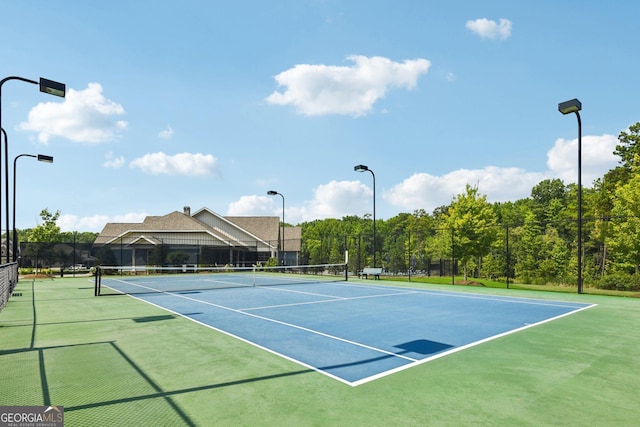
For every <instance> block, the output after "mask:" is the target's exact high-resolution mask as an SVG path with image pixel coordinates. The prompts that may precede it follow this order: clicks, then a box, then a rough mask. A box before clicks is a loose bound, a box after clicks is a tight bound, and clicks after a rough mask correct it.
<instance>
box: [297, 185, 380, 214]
mask: <svg viewBox="0 0 640 427" xmlns="http://www.w3.org/2000/svg"><path fill="white" fill-rule="evenodd" d="M372 195H373V191H371V190H370V189H369V187H367V186H366V185H364V184H362V183H361V182H359V181H335V180H334V181H331V182H329V183H327V184H322V185H319V186H317V187H316V188H315V189H314V190H313V199H312V200H310V201H307V202H305V204H304V206H302V207H299V208H292V209H291V213H292V214H293V216H294V217H298V218H300V219H301V220H302V221H312V220H314V219H316V218H341V217H343V216H345V215H354V214H355V215H364V214H365V213H371V212H372V203H371V196H372Z"/></svg>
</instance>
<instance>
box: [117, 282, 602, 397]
mask: <svg viewBox="0 0 640 427" xmlns="http://www.w3.org/2000/svg"><path fill="white" fill-rule="evenodd" d="M123 282H124V281H123ZM125 283H127V282H125ZM334 283H335V284H338V285H342V286H352V285H349V284H346V283H345V284H342V283H337V282H334ZM360 286H361V287H368V288H375V289H380V288H381V286H379V285H378V286H376V285H360ZM142 287H144V288H147V289H151V290H154V291H156V292H158V293H164V294H167V295H171V296H176V297H179V298H183V299H186V300H191V301H194V302H196V303H201V304H205V305H210V306H213V307H217V308H220V309H223V310H228V311H232V312H235V313H237V314H242V315H245V316H249V317H253V318H257V319H261V320H265V321H267V322H272V323H276V324H280V325H283V326H288V327H291V328H294V329H299V330H302V331H305V332H309V333H312V334H316V335H319V336H323V337H325V338H329V339H334V340H337V341H341V342H344V343H347V344H350V345H354V346H357V347H361V348H365V349H368V350H371V351H374V352H379V353H382V354H385V355H388V356H390V357H397V358H400V359H404V360H407V361H408V362H409V363H407V364H405V365H402V366H399V367H397V368H394V369H390V370H387V371H384V372H380V373H378V374H375V375H372V376H369V377H365V378H362V379H360V380H357V381H347V380H345V379H344V378H341V377H339V376H336V375H333V374H331V373H329V372H327V371H324V370H322V369H320V368H318V367H316V366H312V365H309V364H306V363H304V362H302V361H300V360H297V359H294V358H292V357H290V356H287V355H285V354H282V353H279V352H277V351H274V350H272V349H270V348H268V347H264V346H262V345H260V344H257V343H255V342H253V341H250V340H248V339H245V338H242V337H240V336H237V335H235V334H232V333H230V332H227V331H225V330H223V329H219V328H216V327H214V326H212V325H209V324H207V323H204V322H201V321H198V320H196V319H193V318H192V317H189V316H187V315H183V314H181V313H178V312H176V311H173V310H171V309H168V308H166V307H164V306H162V305H159V304H155V303H153V302H150V301H147V300H144V299H142V298H139V297H136V296H134V295H130V296H131V297H132V298H136V299H138V300H141V301H144V302H146V303H148V304H151V305H154V306H156V307H158V308H161V309H163V310H166V311H169V312H171V313H174V314H176V315H178V316H181V317H184V318H186V319H188V320H190V321H192V322H195V323H198V324H200V325H202V326H205V327H208V328H210V329H213V330H216V331H218V332H221V333H223V334H225V335H228V336H231V337H234V338H236V339H239V340H241V341H243V342H246V343H248V344H250V345H253V346H254V347H257V348H260V349H262V350H265V351H268V352H269V353H272V354H275V355H278V356H280V357H283V358H285V359H287V360H290V361H292V362H294V363H297V364H299V365H302V366H304V367H307V368H309V369H311V370H313V371H316V372H319V373H321V374H323V375H326V376H328V377H331V378H333V379H335V380H338V381H340V382H342V383H344V384H348V385H350V386H352V387H356V386H359V385H361V384H365V383H367V382H370V381H374V380H376V379H379V378H383V377H385V376H387V375H391V374H394V373H396V372H400V371H403V370H405V369H409V368H412V367H414V366H417V365H421V364H423V363H427V362H430V361H432V360H435V359H439V358H441V357H444V356H447V355H450V354H453V353H456V352H458V351H462V350H465V349H468V348H470V347H474V346H476V345H480V344H483V343H485V342H488V341H492V340H494V339H497V338H500V337H503V336H506V335H510V334H512V333H515V332H519V331H522V330H524V329H528V328H531V327H534V326H538V325H541V324H544V323H547V322H551V321H553V320H556V319H559V318H562V317H565V316H569V315H572V314H574V313H577V312H579V311H582V310H586V309H589V308H592V307H595V306H597V304H590V305H587V306H584V307H576V306H575V304H582V303H575V304H573V305H565V304H571V303H569V302H566V301H565V302H564V303H565V304H562V303H563V302H560V304H558V303H556V304H554V303H553V301H539V300H531V299H529V298H526V297H501V296H491V295H489V296H484V295H475V294H465V293H462V292H461V293H457V292H447V291H425V290H422V289H418V288H394V289H397V290H402V291H404V290H405V289H406V290H407V292H398V293H391V294H380V295H367V296H361V297H351V298H344V297H335V299H330V300H325V301H319V302H307V303H296V304H287V305H304V304H313V303H327V302H337V301H345V300H356V299H363V298H376V297H388V296H398V295H405V294H414V293H424V294H428V295H438V296H453V297H460V298H471V299H480V300H495V301H503V302H513V303H523V304H532V305H551V306H554V307H570V308H574V309H575V310H572V311H570V312H567V313H563V314H561V315H558V316H555V317H552V318H548V319H544V320H542V321H540V322H536V323H533V324H527V325H525V326H523V327H520V328H516V329H513V330H509V331H506V332H503V333H501V334H497V335H492V336H490V337H486V338H483V339H481V340H478V341H475V342H471V343H468V344H465V345H462V346H459V347H455V348H453V349H451V350H448V351H443V352H441V353H437V354H435V355H433V356H431V357H427V358H424V359H415V358H411V357H407V356H404V355H401V354H397V353H393V352H389V351H386V350H382V349H379V348H376V347H372V346H368V345H366V344H362V343H358V342H355V341H351V340H347V339H344V338H340V337H337V336H334V335H330V334H326V333H323V332H320V331H316V330H313V329H309V328H305V327H303V326H299V325H294V324H291V323H287V322H283V321H279V320H275V319H271V318H268V317H264V316H259V315H256V314H253V313H249V312H247V311H245V310H252V308H245V309H234V308H231V307H226V306H223V305H219V304H215V303H211V302H207V301H202V300H199V299H197V298H193V297H189V296H186V295H180V294H178V293H175V292H166V291H159V290H156V289H154V288H151V287H146V286H142ZM261 288H263V289H271V288H272V287H261ZM273 290H276V289H275V288H274V289H273ZM176 292H180V291H176ZM538 301H539V302H538ZM282 306H284V305H282ZM265 308H268V307H265ZM253 309H257V308H253Z"/></svg>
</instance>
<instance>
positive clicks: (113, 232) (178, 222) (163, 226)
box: [94, 211, 221, 245]
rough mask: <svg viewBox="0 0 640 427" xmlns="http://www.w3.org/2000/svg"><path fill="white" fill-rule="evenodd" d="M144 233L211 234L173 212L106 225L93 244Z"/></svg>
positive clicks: (183, 216) (200, 225)
mask: <svg viewBox="0 0 640 427" xmlns="http://www.w3.org/2000/svg"><path fill="white" fill-rule="evenodd" d="M145 231H146V232H154V231H155V232H158V231H163V232H182V233H184V232H207V233H212V230H211V229H210V228H209V227H207V225H206V224H203V223H202V222H200V221H198V220H197V219H195V218H192V217H190V216H188V215H185V214H184V213H182V212H178V211H174V212H171V213H169V214H167V215H164V216H148V217H146V218H145V219H144V221H142V222H139V223H136V222H133V223H116V222H110V223H107V224H106V225H105V226H104V228H103V229H102V231H101V232H100V234H99V235H98V237H97V238H96V240H95V242H94V244H98V245H103V244H108V243H110V242H112V241H114V240H116V239H118V238H120V237H122V236H124V235H126V234H128V233H132V232H145ZM212 234H213V233H212ZM220 237H221V236H220Z"/></svg>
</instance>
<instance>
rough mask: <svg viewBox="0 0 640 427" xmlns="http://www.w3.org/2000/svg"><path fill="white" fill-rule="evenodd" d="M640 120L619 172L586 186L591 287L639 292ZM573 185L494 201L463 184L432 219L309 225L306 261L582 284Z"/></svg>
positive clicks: (550, 183) (624, 137) (548, 184)
mask: <svg viewBox="0 0 640 427" xmlns="http://www.w3.org/2000/svg"><path fill="white" fill-rule="evenodd" d="M639 142H640V122H639V123H636V124H635V125H632V126H630V127H629V129H628V130H626V131H622V132H620V134H619V136H618V144H617V145H616V148H615V150H614V154H615V155H616V156H618V157H619V165H618V166H617V167H615V168H614V169H611V170H609V171H608V172H607V173H606V174H605V175H604V176H603V177H601V178H598V179H597V180H596V181H595V182H593V186H591V187H589V188H586V187H585V188H583V189H582V218H581V221H582V236H581V238H582V242H583V244H582V254H581V255H582V256H581V258H582V276H583V281H584V284H585V285H586V286H595V287H601V288H605V289H620V290H640V143H639ZM577 194H578V187H577V185H576V184H573V183H571V184H565V183H564V182H563V181H562V180H560V179H546V180H543V181H541V182H540V183H538V184H537V185H535V186H534V187H533V188H532V189H531V195H530V196H529V197H527V198H524V199H520V200H516V201H513V202H504V203H489V202H488V201H487V197H486V195H483V194H481V193H480V192H479V190H478V188H477V187H473V186H470V185H467V186H466V189H465V191H464V192H463V193H461V194H458V195H456V196H455V197H453V199H452V201H451V203H450V204H448V205H446V206H441V207H438V208H437V209H435V210H434V211H433V212H432V213H427V212H426V211H424V210H416V211H414V212H413V213H400V214H398V215H396V216H395V217H392V218H389V219H386V220H383V219H377V220H376V238H375V245H374V241H373V232H372V231H373V223H372V220H371V217H370V216H369V215H365V216H364V217H358V216H346V217H343V218H342V219H324V220H315V221H310V222H304V223H302V224H300V225H301V227H302V241H303V250H302V254H301V259H302V260H303V261H304V262H307V263H309V264H322V263H338V262H341V261H342V260H343V259H344V252H345V250H348V251H349V254H350V256H349V270H350V271H352V272H353V271H356V270H357V269H360V268H362V267H364V266H373V258H374V256H373V254H374V251H375V254H376V259H377V264H378V265H377V266H378V267H384V268H385V269H386V271H388V272H389V273H390V274H401V273H408V272H412V273H415V274H418V273H423V274H429V272H430V268H431V266H432V265H433V263H434V262H436V261H438V260H443V259H446V260H450V261H451V262H453V263H455V265H457V267H458V274H460V275H463V276H464V277H465V279H468V278H469V277H478V278H491V279H494V280H504V281H506V280H513V281H518V282H520V283H529V284H559V285H570V286H576V285H577V272H578V253H577V248H578V245H577V242H578V217H577V211H578V209H577V200H578V197H577Z"/></svg>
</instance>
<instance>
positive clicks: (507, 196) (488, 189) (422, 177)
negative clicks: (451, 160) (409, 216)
mask: <svg viewBox="0 0 640 427" xmlns="http://www.w3.org/2000/svg"><path fill="white" fill-rule="evenodd" d="M546 178H547V176H546V175H545V174H544V173H537V172H526V171H525V170H523V169H519V168H499V167H496V166H489V167H486V168H484V169H475V170H469V169H459V170H456V171H453V172H449V173H447V174H445V175H442V176H433V175H429V174H427V173H415V174H413V175H412V176H410V177H409V178H407V179H405V180H404V181H403V182H401V183H400V184H397V185H395V186H393V187H392V188H391V189H390V190H388V191H386V192H385V193H384V195H383V197H384V199H385V201H387V202H388V203H390V204H392V205H394V206H398V207H401V208H403V209H406V210H407V211H410V212H412V211H414V210H416V209H424V210H426V211H427V212H431V211H432V210H433V209H435V208H437V207H439V206H443V205H448V204H449V203H451V200H452V199H453V197H454V196H455V195H458V194H462V193H464V190H465V187H466V185H467V184H469V185H472V186H477V187H478V190H479V191H480V193H481V194H486V195H487V199H488V200H489V201H490V202H503V201H508V200H517V199H521V198H524V197H528V196H529V194H530V193H531V188H532V187H533V186H534V185H536V184H537V183H539V182H540V181H542V180H543V179H546Z"/></svg>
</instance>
